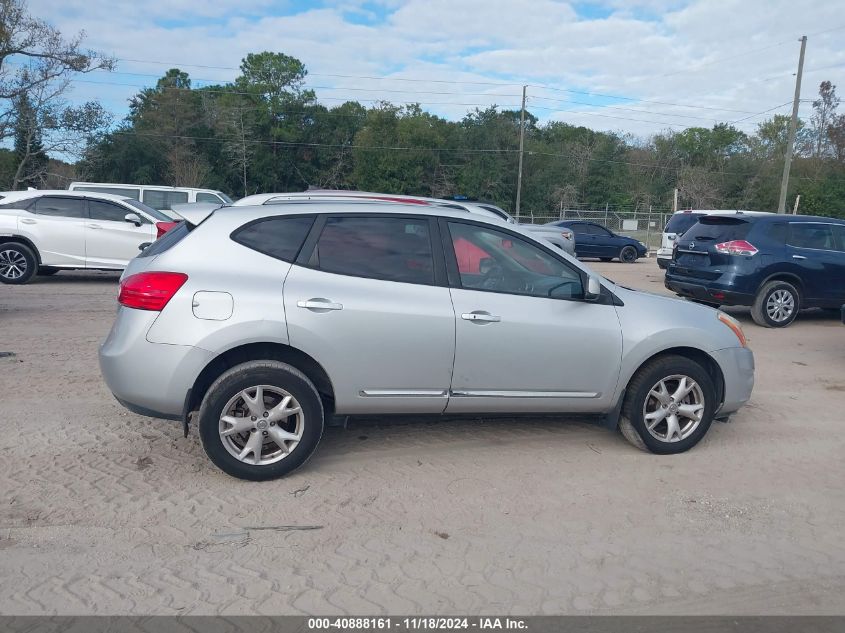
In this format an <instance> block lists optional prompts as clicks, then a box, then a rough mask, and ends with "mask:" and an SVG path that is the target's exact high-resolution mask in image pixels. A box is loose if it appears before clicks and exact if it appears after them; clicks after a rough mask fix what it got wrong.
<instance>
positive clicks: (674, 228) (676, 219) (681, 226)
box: [663, 213, 704, 235]
mask: <svg viewBox="0 0 845 633" xmlns="http://www.w3.org/2000/svg"><path fill="white" fill-rule="evenodd" d="M703 215H704V214H703V213H675V214H673V215H672V217H671V218H669V222H667V223H666V228H665V229H663V232H664V233H677V234H678V235H683V234H684V233H686V232H687V231H689V230H690V227H691V226H692V225H693V224H695V223H696V222H698V218H700V217H702V216H703Z"/></svg>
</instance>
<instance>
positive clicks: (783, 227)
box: [766, 222, 789, 244]
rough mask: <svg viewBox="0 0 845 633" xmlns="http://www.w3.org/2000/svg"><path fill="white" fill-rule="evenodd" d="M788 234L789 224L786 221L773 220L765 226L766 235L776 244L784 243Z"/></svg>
mask: <svg viewBox="0 0 845 633" xmlns="http://www.w3.org/2000/svg"><path fill="white" fill-rule="evenodd" d="M788 234H789V225H788V224H787V223H786V222H775V223H773V224H770V225H769V226H768V227H766V236H767V237H768V238H769V239H771V240H774V241H775V242H777V243H778V244H785V243H786V236H787V235H788Z"/></svg>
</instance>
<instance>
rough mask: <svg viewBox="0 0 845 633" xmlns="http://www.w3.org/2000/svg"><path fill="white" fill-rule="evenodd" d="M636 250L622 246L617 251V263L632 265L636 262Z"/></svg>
mask: <svg viewBox="0 0 845 633" xmlns="http://www.w3.org/2000/svg"><path fill="white" fill-rule="evenodd" d="M637 257H638V255H637V249H636V248H634V247H633V246H623V247H622V250H620V251H619V261H620V262H622V263H623V264H633V263H634V262H635V261H637Z"/></svg>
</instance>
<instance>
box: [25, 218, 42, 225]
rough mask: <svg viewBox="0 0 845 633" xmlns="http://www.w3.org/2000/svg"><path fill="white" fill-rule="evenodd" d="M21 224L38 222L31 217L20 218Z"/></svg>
mask: <svg viewBox="0 0 845 633" xmlns="http://www.w3.org/2000/svg"><path fill="white" fill-rule="evenodd" d="M21 224H38V222H37V221H35V220H33V219H32V218H21Z"/></svg>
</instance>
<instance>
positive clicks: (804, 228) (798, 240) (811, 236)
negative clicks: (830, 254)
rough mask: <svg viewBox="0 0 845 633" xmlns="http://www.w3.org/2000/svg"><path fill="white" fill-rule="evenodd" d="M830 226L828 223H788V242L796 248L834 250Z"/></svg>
mask: <svg viewBox="0 0 845 633" xmlns="http://www.w3.org/2000/svg"><path fill="white" fill-rule="evenodd" d="M831 228H832V227H831V225H830V224H816V223H814V222H806V223H800V224H799V223H795V224H790V225H789V242H788V244H789V245H790V246H794V247H796V248H813V249H816V250H823V251H832V250H836V245H835V242H834V241H833V231H832V230H831Z"/></svg>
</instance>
